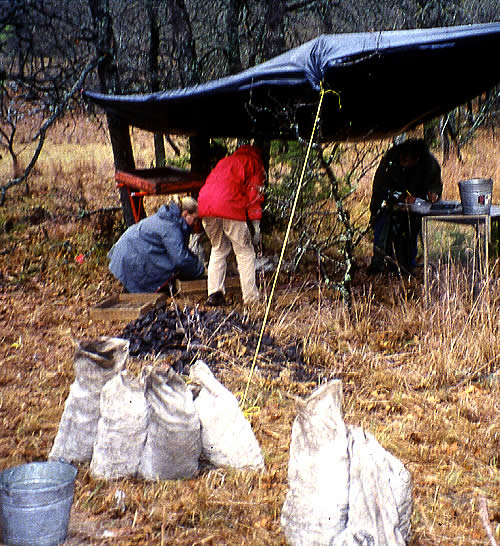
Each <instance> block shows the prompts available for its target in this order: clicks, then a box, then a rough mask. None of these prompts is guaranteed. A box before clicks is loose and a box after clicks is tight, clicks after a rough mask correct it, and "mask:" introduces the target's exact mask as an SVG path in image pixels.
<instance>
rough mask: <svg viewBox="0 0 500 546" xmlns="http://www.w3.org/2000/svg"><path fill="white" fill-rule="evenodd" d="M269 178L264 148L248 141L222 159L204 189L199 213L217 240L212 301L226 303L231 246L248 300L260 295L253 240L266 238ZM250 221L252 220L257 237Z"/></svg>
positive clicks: (213, 253)
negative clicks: (262, 230) (262, 226)
mask: <svg viewBox="0 0 500 546" xmlns="http://www.w3.org/2000/svg"><path fill="white" fill-rule="evenodd" d="M264 180H265V169H264V164H263V162H262V155H261V151H260V149H259V148H257V147H255V146H248V145H245V146H241V147H239V148H238V149H237V150H236V151H235V152H234V153H233V154H231V155H230V156H227V157H225V158H223V159H221V160H220V161H219V162H218V163H217V165H216V166H215V168H214V169H213V170H212V172H211V173H210V174H209V175H208V177H207V179H206V181H205V184H204V185H203V187H202V188H201V190H200V193H199V195H198V214H199V216H200V218H201V219H202V223H203V227H204V228H205V232H206V234H207V236H208V238H209V239H210V243H211V245H212V250H211V252H210V260H209V262H208V299H207V305H212V306H213V305H224V304H225V297H224V294H225V288H224V281H225V278H226V269H227V262H226V260H227V257H228V256H229V254H230V252H231V248H232V249H233V251H234V254H235V256H236V263H237V265H238V273H239V276H240V285H241V292H242V295H243V302H244V303H245V304H251V303H255V302H257V301H258V300H259V291H258V289H257V284H256V282H255V250H254V247H253V244H255V245H257V244H259V242H260V238H261V234H260V220H261V218H262V201H263V200H264V196H263V188H264ZM247 220H249V221H250V222H251V223H252V225H253V232H254V234H253V237H252V235H251V233H250V230H249V226H248V224H247ZM252 242H253V244H252Z"/></svg>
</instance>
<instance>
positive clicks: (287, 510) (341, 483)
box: [281, 381, 411, 546]
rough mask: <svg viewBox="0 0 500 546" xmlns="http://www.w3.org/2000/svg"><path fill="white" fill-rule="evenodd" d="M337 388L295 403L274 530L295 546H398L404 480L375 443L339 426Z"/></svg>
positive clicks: (406, 500) (404, 521)
mask: <svg viewBox="0 0 500 546" xmlns="http://www.w3.org/2000/svg"><path fill="white" fill-rule="evenodd" d="M341 404H342V383H341V381H332V382H330V383H328V384H326V385H324V386H322V387H320V388H319V389H318V390H316V391H315V392H314V393H313V394H312V395H311V396H310V397H309V398H308V399H307V400H306V401H305V402H302V403H300V406H299V411H298V415H297V418H296V420H295V422H294V425H293V428H292V441H291V445H290V462H289V467H288V481H289V484H288V485H289V492H288V494H287V496H286V499H285V503H284V505H283V510H282V514H281V526H282V529H283V532H284V534H285V536H286V538H287V540H288V542H289V543H290V544H293V545H294V546H299V545H304V546H306V545H307V546H320V545H328V546H355V545H359V544H367V545H368V544H369V545H370V546H387V545H389V544H390V545H395V546H397V545H400V544H405V541H407V540H408V536H409V530H410V517H411V477H410V474H409V473H408V471H407V470H406V469H405V468H404V466H403V465H402V464H401V462H399V461H398V460H397V459H396V458H395V457H393V456H392V455H391V454H390V453H388V452H387V451H386V450H385V449H384V448H383V447H382V446H380V444H379V443H378V442H377V441H376V439H375V438H374V437H373V436H372V435H371V434H368V433H364V432H363V431H362V429H360V428H358V427H351V426H347V427H346V425H345V424H344V422H343V419H342V415H341Z"/></svg>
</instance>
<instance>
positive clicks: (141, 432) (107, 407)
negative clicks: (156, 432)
mask: <svg viewBox="0 0 500 546" xmlns="http://www.w3.org/2000/svg"><path fill="white" fill-rule="evenodd" d="M147 425H148V408H147V403H146V396H145V394H144V383H143V382H142V381H141V380H140V379H138V378H136V377H134V376H132V375H131V374H129V372H128V371H127V370H124V371H122V372H121V373H119V374H118V375H115V376H114V377H113V378H112V379H110V380H109V381H108V382H107V383H106V385H104V387H103V388H102V391H101V401H100V417H99V422H98V425H97V436H96V439H95V443H94V452H93V454H92V461H91V463H90V472H91V474H92V476H94V477H96V478H107V479H113V478H121V477H126V476H130V477H135V476H136V475H137V469H138V468H139V461H140V459H141V454H142V451H143V449H144V444H145V442H146V432H147Z"/></svg>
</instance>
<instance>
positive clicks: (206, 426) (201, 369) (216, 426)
mask: <svg viewBox="0 0 500 546" xmlns="http://www.w3.org/2000/svg"><path fill="white" fill-rule="evenodd" d="M189 377H190V379H191V380H192V381H193V383H195V384H197V385H199V386H201V390H200V393H199V394H198V396H197V397H196V398H195V400H194V405H195V407H196V410H197V412H198V415H199V418H200V421H201V444H202V455H203V457H204V458H205V459H206V460H207V461H208V462H209V463H210V464H212V465H213V466H230V467H233V468H239V469H243V468H253V469H260V468H263V467H264V457H263V456H262V451H261V449H260V446H259V444H258V442H257V440H256V438H255V436H254V433H253V431H252V427H251V425H250V423H249V422H248V420H247V419H246V418H245V416H244V415H243V413H242V412H241V410H240V407H239V404H238V400H237V399H236V397H235V396H234V395H233V394H232V393H231V392H230V391H229V390H228V389H226V387H224V386H223V385H222V384H221V383H219V381H217V379H216V378H215V377H214V375H213V373H212V372H211V371H210V369H209V368H208V366H207V365H206V364H205V363H204V362H203V361H201V360H198V361H197V362H196V363H195V364H194V365H193V366H192V367H191V370H190V373H189Z"/></svg>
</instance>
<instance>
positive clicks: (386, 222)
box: [368, 139, 443, 273]
mask: <svg viewBox="0 0 500 546" xmlns="http://www.w3.org/2000/svg"><path fill="white" fill-rule="evenodd" d="M442 191H443V184H442V181H441V167H440V165H439V163H438V161H437V159H436V158H435V157H434V156H433V155H432V153H431V152H430V151H429V148H428V147H427V144H426V143H425V142H424V141H423V140H420V139H419V140H408V141H406V142H403V143H402V144H398V145H395V146H393V147H392V148H390V149H389V150H388V151H387V152H386V154H385V155H384V157H383V158H382V161H381V162H380V165H379V166H378V168H377V171H376V172H375V177H374V179H373V191H372V198H371V202H370V213H371V217H370V224H371V226H372V228H373V258H372V261H371V264H370V267H369V270H368V271H369V272H370V273H380V272H383V271H385V269H386V266H387V267H389V269H391V270H392V271H396V272H399V271H406V272H408V273H410V272H411V271H412V270H413V268H414V267H415V265H416V259H417V242H418V236H419V234H420V231H421V227H422V221H421V217H420V216H417V215H416V214H410V212H409V211H408V210H404V208H403V210H401V207H400V209H399V210H398V207H394V205H395V204H412V203H414V202H415V199H416V198H417V197H418V198H420V199H424V200H427V201H430V202H431V203H434V202H436V201H437V200H438V199H439V198H440V197H441V194H442Z"/></svg>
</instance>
